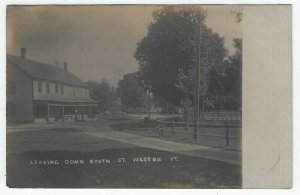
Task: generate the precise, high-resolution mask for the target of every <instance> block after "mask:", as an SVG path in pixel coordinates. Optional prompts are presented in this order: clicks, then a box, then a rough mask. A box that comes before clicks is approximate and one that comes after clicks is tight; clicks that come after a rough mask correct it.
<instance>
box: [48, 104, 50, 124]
mask: <svg viewBox="0 0 300 195" xmlns="http://www.w3.org/2000/svg"><path fill="white" fill-rule="evenodd" d="M47 123H50V118H49V104H47Z"/></svg>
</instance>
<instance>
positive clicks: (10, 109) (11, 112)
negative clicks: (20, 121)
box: [6, 102, 16, 116]
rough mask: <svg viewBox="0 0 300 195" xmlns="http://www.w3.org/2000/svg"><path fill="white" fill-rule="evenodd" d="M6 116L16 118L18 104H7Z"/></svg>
mask: <svg viewBox="0 0 300 195" xmlns="http://www.w3.org/2000/svg"><path fill="white" fill-rule="evenodd" d="M6 114H7V116H16V104H14V103H12V102H7V103H6Z"/></svg>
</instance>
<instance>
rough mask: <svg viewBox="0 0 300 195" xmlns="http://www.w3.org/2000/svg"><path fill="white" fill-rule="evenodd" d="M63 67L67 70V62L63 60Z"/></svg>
mask: <svg viewBox="0 0 300 195" xmlns="http://www.w3.org/2000/svg"><path fill="white" fill-rule="evenodd" d="M64 69H65V70H68V62H64Z"/></svg>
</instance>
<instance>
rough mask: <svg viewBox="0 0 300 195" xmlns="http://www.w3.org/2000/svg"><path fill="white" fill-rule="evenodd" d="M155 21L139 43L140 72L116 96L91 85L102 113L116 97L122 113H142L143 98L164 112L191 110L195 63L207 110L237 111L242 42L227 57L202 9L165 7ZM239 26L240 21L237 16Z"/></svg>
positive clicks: (237, 41) (129, 76) (102, 85)
mask: <svg viewBox="0 0 300 195" xmlns="http://www.w3.org/2000/svg"><path fill="white" fill-rule="evenodd" d="M153 18H154V22H152V23H151V24H150V25H149V27H148V33H147V35H146V36H145V37H144V38H143V39H142V40H141V41H140V42H139V43H137V49H136V51H135V54H134V57H135V58H136V60H137V61H138V62H139V69H138V71H137V72H135V73H130V74H126V75H124V77H123V78H122V79H121V80H120V81H119V83H118V87H117V89H116V90H111V87H110V86H109V85H108V83H107V81H106V80H102V81H101V82H100V83H96V82H89V85H90V86H91V92H92V93H91V97H92V98H94V99H96V100H98V102H99V108H100V111H105V110H109V108H110V107H111V106H112V105H113V104H114V102H115V101H116V98H117V97H120V98H121V103H122V106H123V110H125V111H128V109H130V108H137V107H143V108H145V107H146V106H147V104H148V102H147V101H148V99H147V92H151V93H152V94H153V96H154V97H153V100H154V101H155V103H156V105H158V106H160V107H162V108H166V107H167V110H172V108H174V107H185V108H188V107H190V106H192V105H193V102H194V86H195V81H194V77H195V74H196V71H195V67H196V64H197V62H198V60H199V59H200V63H201V66H200V78H201V79H200V83H199V84H200V89H201V90H200V94H201V97H202V98H201V101H205V102H204V103H205V107H206V109H226V110H238V109H240V108H241V83H242V78H241V75H242V72H241V71H242V40H241V39H234V40H233V44H234V47H235V49H236V52H235V54H233V55H231V56H230V55H228V51H227V50H226V49H225V47H224V38H222V37H220V36H219V35H218V34H217V33H214V32H213V31H212V30H211V29H210V28H208V27H207V26H206V24H205V19H206V16H205V13H204V11H203V10H202V9H200V8H199V9H195V8H194V7H190V6H166V7H163V8H161V9H158V10H156V11H154V12H153ZM237 21H238V22H239V21H241V17H240V15H238V20H237ZM199 34H200V35H201V36H199ZM199 43H200V51H199V50H198V45H197V44H199ZM202 104H203V102H200V105H202Z"/></svg>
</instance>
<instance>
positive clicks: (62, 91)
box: [60, 85, 64, 94]
mask: <svg viewBox="0 0 300 195" xmlns="http://www.w3.org/2000/svg"><path fill="white" fill-rule="evenodd" d="M60 93H61V94H64V86H63V85H61V86H60Z"/></svg>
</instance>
